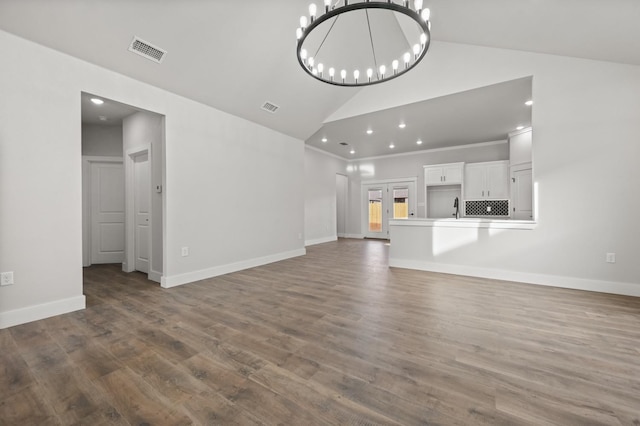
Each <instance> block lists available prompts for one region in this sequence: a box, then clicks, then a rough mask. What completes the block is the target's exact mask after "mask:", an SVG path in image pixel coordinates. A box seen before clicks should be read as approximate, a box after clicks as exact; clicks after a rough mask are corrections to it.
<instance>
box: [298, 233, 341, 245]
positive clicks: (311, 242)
mask: <svg viewBox="0 0 640 426" xmlns="http://www.w3.org/2000/svg"><path fill="white" fill-rule="evenodd" d="M337 240H338V236H337V235H332V236H330V237H323V238H316V239H315V240H305V241H304V246H305V247H307V246H313V245H316V244H322V243H329V242H331V241H337Z"/></svg>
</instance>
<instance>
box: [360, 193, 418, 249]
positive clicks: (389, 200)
mask: <svg viewBox="0 0 640 426" xmlns="http://www.w3.org/2000/svg"><path fill="white" fill-rule="evenodd" d="M363 193H364V206H363V207H364V225H365V229H364V236H365V238H382V239H388V238H389V219H408V218H412V217H416V214H415V212H416V182H415V181H406V182H388V183H372V184H365V185H363Z"/></svg>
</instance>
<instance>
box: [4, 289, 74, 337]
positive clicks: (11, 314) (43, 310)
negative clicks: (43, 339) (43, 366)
mask: <svg viewBox="0 0 640 426" xmlns="http://www.w3.org/2000/svg"><path fill="white" fill-rule="evenodd" d="M85 307H86V300H85V297H84V295H81V296H76V297H70V298H68V299H62V300H56V301H54V302H48V303H43V304H40V305H33V306H27V307H26V308H20V309H15V310H13V311H6V312H0V329H3V328H8V327H13V326H14V325H20V324H25V323H27V322H31V321H38V320H41V319H44V318H49V317H53V316H56V315H62V314H66V313H69V312H74V311H79V310H81V309H84V308H85Z"/></svg>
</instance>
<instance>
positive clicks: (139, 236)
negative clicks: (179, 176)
mask: <svg viewBox="0 0 640 426" xmlns="http://www.w3.org/2000/svg"><path fill="white" fill-rule="evenodd" d="M150 171H151V169H150V167H149V155H148V154H147V153H144V154H141V155H138V156H136V157H135V158H134V165H133V180H134V194H133V205H134V218H135V222H134V223H135V231H134V232H135V241H134V246H135V247H134V253H135V269H136V270H137V271H141V272H146V273H149V247H150V236H151V234H150V231H151V227H150V226H149V225H150V224H149V210H150V204H151V203H150V198H151V197H150V195H151V194H150V192H151V186H150Z"/></svg>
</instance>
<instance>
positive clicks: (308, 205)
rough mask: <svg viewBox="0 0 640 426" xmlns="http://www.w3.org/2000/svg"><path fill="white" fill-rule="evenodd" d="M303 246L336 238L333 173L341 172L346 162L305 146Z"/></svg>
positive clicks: (334, 180) (334, 174)
mask: <svg viewBox="0 0 640 426" xmlns="http://www.w3.org/2000/svg"><path fill="white" fill-rule="evenodd" d="M304 158H305V167H304V175H305V179H304V183H305V185H304V196H305V203H304V239H305V245H312V244H318V243H323V242H327V241H333V240H335V239H336V238H337V223H336V220H337V212H336V174H338V173H340V174H344V173H345V171H346V166H347V162H346V161H345V160H342V159H339V158H337V157H334V156H331V155H329V154H325V153H322V152H319V151H317V150H315V149H313V148H310V147H306V148H305V151H304Z"/></svg>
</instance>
